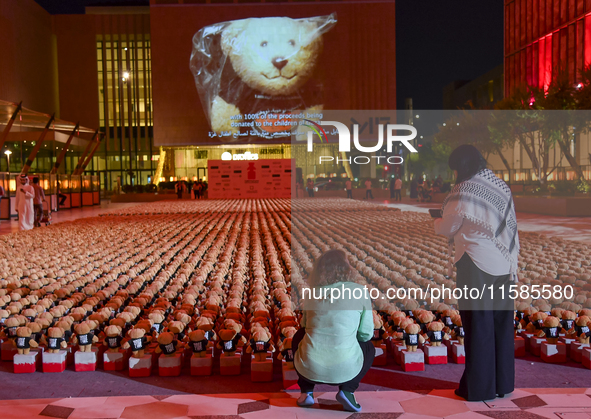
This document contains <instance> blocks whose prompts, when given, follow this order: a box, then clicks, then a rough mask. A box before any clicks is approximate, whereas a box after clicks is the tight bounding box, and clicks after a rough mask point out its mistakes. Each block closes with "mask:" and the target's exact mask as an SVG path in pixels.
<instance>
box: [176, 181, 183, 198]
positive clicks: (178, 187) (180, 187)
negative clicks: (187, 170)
mask: <svg viewBox="0 0 591 419" xmlns="http://www.w3.org/2000/svg"><path fill="white" fill-rule="evenodd" d="M174 189H175V192H176V196H177V198H178V199H183V192H184V191H185V184H184V183H183V181H182V180H179V181H178V182H177V183H176V185H174Z"/></svg>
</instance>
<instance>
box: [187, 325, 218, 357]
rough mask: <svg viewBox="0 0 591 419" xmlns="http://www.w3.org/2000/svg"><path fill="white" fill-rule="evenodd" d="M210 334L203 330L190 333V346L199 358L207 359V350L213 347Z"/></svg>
mask: <svg viewBox="0 0 591 419" xmlns="http://www.w3.org/2000/svg"><path fill="white" fill-rule="evenodd" d="M208 333H209V332H208V331H205V330H203V329H197V330H194V331H192V332H191V333H189V345H190V346H191V349H192V350H193V353H194V354H195V356H196V357H198V358H205V356H206V355H207V350H208V349H210V348H211V347H212V346H213V339H210V338H208ZM214 337H215V333H214Z"/></svg>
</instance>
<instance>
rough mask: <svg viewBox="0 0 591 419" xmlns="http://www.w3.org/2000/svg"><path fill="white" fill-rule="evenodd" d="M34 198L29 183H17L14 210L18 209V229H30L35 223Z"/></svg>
mask: <svg viewBox="0 0 591 419" xmlns="http://www.w3.org/2000/svg"><path fill="white" fill-rule="evenodd" d="M21 190H23V191H24V193H23V192H21ZM34 198H35V190H34V189H33V187H32V186H31V185H19V188H18V190H17V191H16V210H17V211H18V227H19V229H20V230H31V229H33V227H34V225H35V210H34V208H33V199H34Z"/></svg>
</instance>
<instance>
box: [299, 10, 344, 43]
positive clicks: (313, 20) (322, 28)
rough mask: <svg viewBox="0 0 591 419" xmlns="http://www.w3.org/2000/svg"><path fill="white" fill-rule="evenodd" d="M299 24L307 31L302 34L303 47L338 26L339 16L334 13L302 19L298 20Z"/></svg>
mask: <svg viewBox="0 0 591 419" xmlns="http://www.w3.org/2000/svg"><path fill="white" fill-rule="evenodd" d="M297 22H298V23H300V24H301V25H302V27H303V28H304V29H305V31H303V32H302V33H301V34H300V36H301V37H302V39H301V40H300V42H301V43H302V44H303V45H307V44H309V43H310V42H312V41H314V40H315V39H316V38H318V37H319V36H322V34H324V33H326V32H328V31H329V30H330V29H331V28H332V27H333V26H334V25H336V24H337V15H336V13H332V14H330V15H327V16H315V17H308V18H302V19H297Z"/></svg>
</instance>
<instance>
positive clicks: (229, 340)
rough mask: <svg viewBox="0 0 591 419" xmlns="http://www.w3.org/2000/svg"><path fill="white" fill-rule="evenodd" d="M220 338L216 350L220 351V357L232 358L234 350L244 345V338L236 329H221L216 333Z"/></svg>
mask: <svg viewBox="0 0 591 419" xmlns="http://www.w3.org/2000/svg"><path fill="white" fill-rule="evenodd" d="M218 336H219V338H220V340H219V342H218V344H217V348H218V349H221V350H222V352H223V353H222V356H234V354H235V353H236V349H237V348H240V347H242V346H244V345H245V344H246V338H245V337H244V336H242V334H241V333H238V332H237V331H236V329H222V330H220V331H219V332H218Z"/></svg>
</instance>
